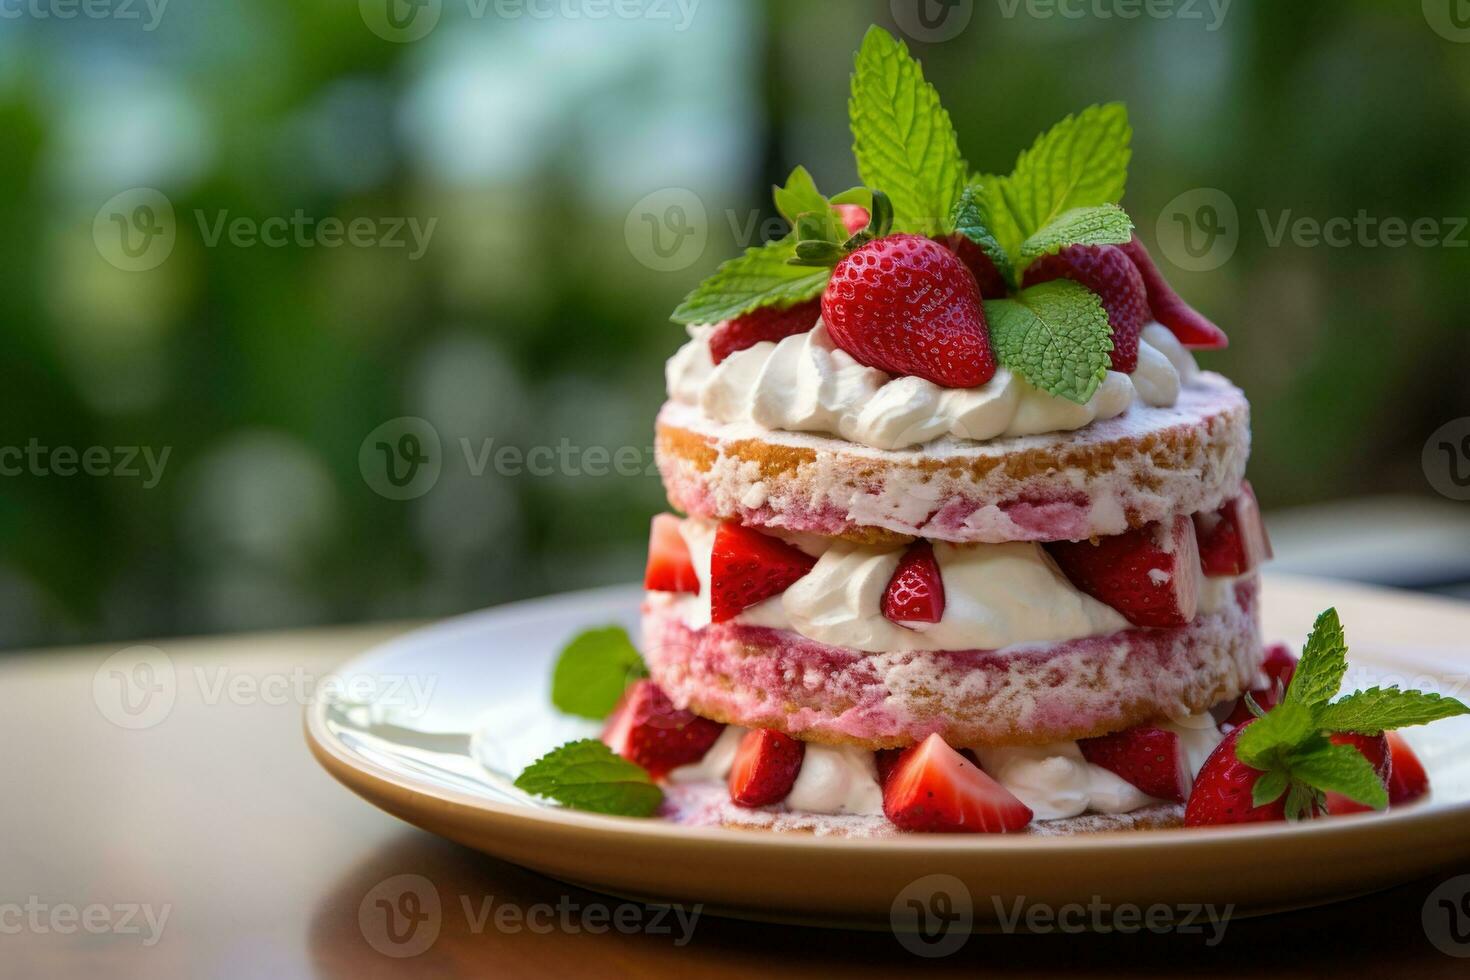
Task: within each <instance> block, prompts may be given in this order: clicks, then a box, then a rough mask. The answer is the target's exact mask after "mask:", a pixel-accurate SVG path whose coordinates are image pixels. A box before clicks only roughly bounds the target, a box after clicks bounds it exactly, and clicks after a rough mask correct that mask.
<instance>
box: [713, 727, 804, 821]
mask: <svg viewBox="0 0 1470 980" xmlns="http://www.w3.org/2000/svg"><path fill="white" fill-rule="evenodd" d="M805 755H806V744H805V743H804V742H798V741H797V740H796V739H794V738H792V737H791V736H790V735H783V734H782V733H781V732H778V731H775V730H773V729H770V728H756V729H753V730H751V731H749V732H746V733H745V737H744V738H742V739H741V740H740V747H739V748H738V749H736V750H735V763H734V765H733V766H732V767H731V769H730V801H731V802H732V803H734V804H736V805H737V806H770V805H771V804H772V803H780V802H781V801H782V800H784V799H786V794H787V793H790V792H791V786H792V784H793V783H795V782H796V774H797V773H799V772H800V771H801V760H802V758H803V757H804V756H805Z"/></svg>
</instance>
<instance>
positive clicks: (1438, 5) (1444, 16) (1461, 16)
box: [1424, 0, 1470, 44]
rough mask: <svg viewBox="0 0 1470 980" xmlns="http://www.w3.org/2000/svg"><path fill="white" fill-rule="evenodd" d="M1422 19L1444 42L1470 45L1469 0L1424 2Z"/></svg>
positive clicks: (1432, 0) (1426, 0)
mask: <svg viewBox="0 0 1470 980" xmlns="http://www.w3.org/2000/svg"><path fill="white" fill-rule="evenodd" d="M1424 19H1425V20H1426V21H1428V22H1429V26H1430V27H1431V28H1432V29H1433V30H1434V33H1436V34H1438V35H1439V36H1440V37H1442V38H1444V39H1445V40H1446V41H1454V42H1455V43H1457V44H1467V43H1470V0H1424Z"/></svg>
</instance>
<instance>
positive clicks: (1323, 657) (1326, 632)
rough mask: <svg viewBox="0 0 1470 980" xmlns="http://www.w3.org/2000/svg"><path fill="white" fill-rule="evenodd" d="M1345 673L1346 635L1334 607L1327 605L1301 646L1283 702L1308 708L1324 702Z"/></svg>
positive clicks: (1335, 688) (1331, 695) (1335, 690)
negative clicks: (1330, 607)
mask: <svg viewBox="0 0 1470 980" xmlns="http://www.w3.org/2000/svg"><path fill="white" fill-rule="evenodd" d="M1346 673H1347V639H1346V638H1345V637H1344V636H1343V632H1342V623H1341V622H1340V621H1339V620H1338V618H1337V610H1336V609H1329V610H1327V611H1326V612H1324V613H1322V615H1320V616H1318V617H1317V622H1316V623H1315V624H1314V625H1313V626H1312V635H1311V636H1309V637H1307V645H1306V647H1305V648H1303V650H1302V659H1301V662H1300V663H1298V664H1297V666H1296V674H1295V675H1294V676H1293V677H1292V679H1291V684H1290V685H1289V686H1288V687H1287V689H1286V697H1285V699H1284V702H1285V703H1287V704H1302V705H1306V706H1307V707H1308V708H1318V707H1321V706H1322V705H1325V704H1326V703H1327V702H1328V701H1330V700H1332V698H1333V697H1335V696H1336V695H1337V692H1338V689H1339V688H1341V687H1342V678H1343V676H1344V675H1345V674H1346Z"/></svg>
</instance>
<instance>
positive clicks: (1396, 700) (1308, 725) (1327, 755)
mask: <svg viewBox="0 0 1470 980" xmlns="http://www.w3.org/2000/svg"><path fill="white" fill-rule="evenodd" d="M1346 672H1347V642H1346V640H1345V639H1344V637H1343V632H1342V625H1341V624H1340V623H1339V622H1338V618H1337V611H1336V610H1335V609H1329V610H1327V611H1326V612H1324V613H1323V614H1322V615H1321V616H1319V617H1318V618H1317V623H1316V625H1315V626H1314V627H1313V629H1312V635H1311V637H1310V638H1309V639H1308V640H1307V645H1306V648H1305V649H1304V651H1303V652H1302V658H1301V660H1300V662H1298V663H1297V665H1296V669H1295V671H1294V672H1293V673H1292V675H1291V682H1290V684H1289V685H1288V686H1287V688H1286V694H1285V696H1284V697H1283V699H1282V701H1281V703H1280V704H1279V705H1277V706H1276V707H1274V708H1272V709H1271V710H1270V711H1268V712H1265V713H1263V714H1261V715H1260V716H1259V717H1256V718H1253V719H1252V720H1251V721H1248V722H1246V723H1245V724H1244V725H1242V726H1241V727H1239V728H1236V729H1235V730H1233V731H1232V732H1231V733H1230V734H1229V735H1228V736H1226V738H1225V740H1224V741H1223V742H1221V743H1220V745H1219V747H1217V748H1216V749H1215V751H1214V752H1213V753H1212V754H1211V755H1210V757H1209V758H1208V759H1207V760H1206V761H1205V764H1204V767H1203V768H1202V769H1201V770H1200V772H1199V775H1198V776H1197V777H1196V778H1195V783H1194V790H1193V793H1192V794H1191V796H1190V798H1189V804H1188V806H1187V807H1186V809H1185V814H1184V823H1185V826H1189V827H1202V826H1210V825H1213V824H1229V823H1253V822H1258V821H1269V820H1306V819H1309V818H1312V817H1317V816H1321V815H1323V814H1327V813H1338V812H1348V811H1350V810H1352V809H1358V808H1362V809H1372V810H1382V809H1384V808H1385V807H1387V806H1388V805H1389V803H1390V801H1391V796H1390V784H1391V783H1392V778H1391V776H1392V762H1391V757H1390V753H1391V752H1392V749H1391V748H1390V747H1389V745H1388V741H1387V740H1386V739H1384V740H1383V741H1382V742H1380V739H1381V738H1382V737H1383V736H1384V734H1385V733H1386V732H1390V731H1392V730H1394V729H1398V728H1405V727H1408V726H1410V725H1424V724H1428V723H1429V722H1431V721H1437V720H1439V719H1441V718H1452V717H1454V716H1456V715H1463V714H1470V708H1467V707H1466V706H1465V705H1463V704H1461V703H1460V702H1459V701H1457V700H1455V699H1454V698H1447V697H1441V696H1440V695H1437V694H1425V693H1423V692H1421V691H1401V690H1399V689H1398V688H1396V687H1388V688H1377V687H1374V688H1369V689H1368V690H1366V691H1358V692H1356V693H1354V694H1349V695H1347V696H1345V697H1342V698H1339V699H1338V700H1336V701H1333V700H1332V699H1333V698H1334V697H1335V696H1336V695H1337V691H1338V688H1339V687H1341V685H1342V679H1343V676H1344V675H1345V674H1346ZM1247 697H1249V695H1247ZM1248 703H1249V704H1252V705H1253V704H1254V702H1253V701H1251V702H1248ZM1257 710H1259V709H1257ZM1406 758H1412V756H1408V757H1406ZM1419 771H1420V772H1421V773H1422V769H1420V770H1419ZM1423 789H1425V790H1427V781H1425V783H1424V787H1423ZM1406 797H1407V794H1403V795H1401V796H1400V797H1399V798H1400V799H1404V798H1406ZM1348 803H1356V804H1359V805H1360V807H1352V806H1350V805H1345V804H1348Z"/></svg>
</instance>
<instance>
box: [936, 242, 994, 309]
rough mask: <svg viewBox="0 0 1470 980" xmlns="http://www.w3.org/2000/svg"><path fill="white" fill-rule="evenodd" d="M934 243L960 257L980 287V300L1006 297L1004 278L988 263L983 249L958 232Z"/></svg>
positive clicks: (992, 263)
mask: <svg viewBox="0 0 1470 980" xmlns="http://www.w3.org/2000/svg"><path fill="white" fill-rule="evenodd" d="M935 241H937V242H939V244H941V245H943V246H944V247H945V248H947V249H949V250H950V251H951V252H953V253H954V254H956V255H958V256H959V257H960V261H961V262H963V263H965V267H966V268H967V269H969V270H970V274H971V275H972V276H974V277H975V283H976V284H977V285H978V286H979V287H980V296H981V298H982V299H1005V298H1006V295H1007V292H1008V291H1007V289H1006V281H1005V278H1004V277H1003V276H1002V275H1001V274H1000V270H999V269H997V268H996V267H995V263H994V262H992V261H990V256H988V255H986V254H985V249H983V248H981V247H980V246H979V245H976V244H975V243H974V242H972V241H970V239H968V238H966V237H965V236H964V235H962V234H960V233H959V232H955V233H954V234H952V235H946V236H945V237H944V238H936V239H935Z"/></svg>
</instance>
